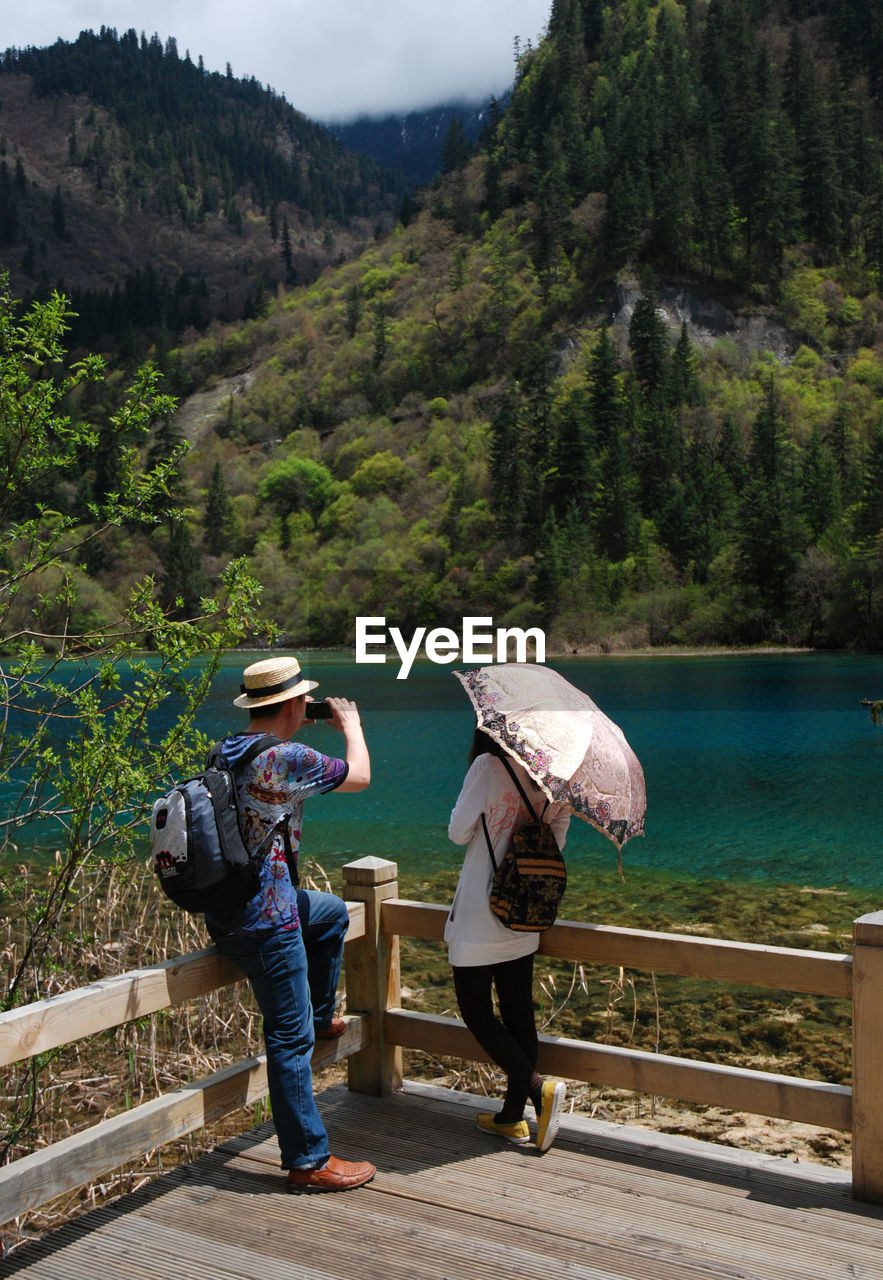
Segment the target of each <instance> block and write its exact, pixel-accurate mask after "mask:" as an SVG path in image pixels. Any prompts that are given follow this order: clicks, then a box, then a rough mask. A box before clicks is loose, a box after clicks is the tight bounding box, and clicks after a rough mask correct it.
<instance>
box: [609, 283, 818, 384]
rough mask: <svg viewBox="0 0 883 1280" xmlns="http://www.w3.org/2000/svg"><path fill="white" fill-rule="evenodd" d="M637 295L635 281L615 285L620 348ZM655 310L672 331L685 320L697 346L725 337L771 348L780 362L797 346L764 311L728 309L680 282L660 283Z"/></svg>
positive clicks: (615, 333)
mask: <svg viewBox="0 0 883 1280" xmlns="http://www.w3.org/2000/svg"><path fill="white" fill-rule="evenodd" d="M640 297H642V290H641V288H640V287H639V285H638V283H637V281H621V282H620V283H619V284H618V285H617V288H616V303H615V308H614V312H613V317H612V320H611V335H612V337H613V340H614V342H615V343H616V345H617V347H618V348H620V347H621V348H622V349H623V350H625V347H626V346H627V345H628V331H629V323H630V321H631V318H632V313H633V312H634V309H635V303H636V302H637V301H638V299H639V298H640ZM658 311H659V314H660V315H661V316H662V317H663V318H664V320H665V322H666V324H667V325H668V326H669V328H671V329H673V330H677V329H680V327H681V325H682V323H683V322H684V321H686V322H687V329H688V331H689V334H690V340H691V342H693V343H694V344H695V345H696V346H697V347H702V348H708V347H711V346H713V345H714V344H715V343H716V342H718V341H720V339H721V338H729V339H730V340H731V341H732V342H735V343H736V345H737V346H738V347H740V348H741V349H743V350H745V351H750V352H755V351H771V352H772V353H773V355H774V356H775V357H776V359H777V360H779V361H781V363H782V364H788V363H790V361H791V360H792V359H793V358H794V353H795V352H796V351H797V348H798V347H799V346H800V339H799V338H798V337H797V336H796V335H795V334H794V333H792V332H791V330H790V329H788V328H787V327H786V326H785V325H783V324H781V323H780V322H778V321H776V320H774V319H772V318H771V317H770V316H769V315H768V314H766V313H765V312H764V311H762V310H760V309H758V310H755V311H739V312H735V311H730V310H729V309H728V308H727V307H725V306H724V305H723V303H721V302H719V301H717V300H716V299H715V298H711V297H700V296H699V295H698V294H695V293H692V292H691V291H690V290H689V289H685V288H683V287H682V286H680V285H673V284H663V285H661V286H660V288H659V306H658Z"/></svg>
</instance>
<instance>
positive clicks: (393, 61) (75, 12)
mask: <svg viewBox="0 0 883 1280" xmlns="http://www.w3.org/2000/svg"><path fill="white" fill-rule="evenodd" d="M550 5H551V0H359V3H357V4H354V3H353V0H324V2H323V3H322V4H317V3H316V0H249V2H248V3H246V4H243V3H242V0H149V3H148V0H31V2H30V3H28V4H20V5H15V6H10V7H11V8H12V10H13V11H12V12H9V13H6V14H4V22H3V27H4V33H3V39H4V42H5V44H7V45H17V46H19V47H21V46H25V45H38V46H41V45H47V44H52V43H53V42H54V41H55V40H56V39H58V38H59V37H61V38H62V39H65V40H72V39H75V38H76V36H77V34H78V33H79V32H80V31H81V30H84V29H87V28H91V29H92V30H94V31H98V30H99V29H100V27H101V26H102V25H103V26H108V27H115V28H116V29H117V31H119V32H123V31H126V30H128V29H129V28H130V27H134V28H135V30H136V31H138V32H139V33H140V32H141V31H144V32H146V33H147V35H152V34H153V33H154V32H157V33H158V34H159V35H160V37H161V38H162V40H163V41H165V40H166V38H167V37H168V36H174V37H175V39H176V41H177V44H178V50H179V52H180V53H181V54H182V56H183V54H184V52H185V50H189V52H190V55H191V57H192V58H193V59H194V61H195V60H196V59H197V57H199V56H200V55H201V56H202V57H203V58H204V60H205V65H206V66H207V67H208V68H209V70H212V71H223V70H224V68H225V66H226V64H227V63H228V62H229V63H230V64H231V66H232V67H233V73H234V75H236V76H252V75H253V76H255V77H256V78H257V79H258V80H260V81H261V83H262V84H265V85H268V86H270V87H272V88H274V89H276V90H277V92H279V93H284V94H285V96H286V98H287V99H288V101H289V102H291V103H292V104H293V105H294V106H295V107H297V108H298V109H299V110H301V111H303V112H305V113H306V114H307V115H309V116H311V117H312V118H313V119H317V120H325V119H351V118H352V117H353V116H356V115H359V114H383V113H386V112H399V111H408V110H411V109H417V108H420V107H427V106H433V105H435V104H437V103H440V102H445V101H451V100H453V99H456V98H465V99H467V100H472V101H477V100H480V99H482V98H484V97H486V96H488V95H489V94H491V93H500V92H502V91H503V90H504V89H506V88H507V87H508V85H509V84H511V81H512V77H513V72H514V60H513V40H514V38H515V37H516V36H517V37H519V38H520V39H521V41H522V43H524V42H526V41H527V40H528V39H530V40H533V41H534V42H535V41H536V38H537V37H538V36H539V34H540V33H541V32H542V30H543V28H544V26H545V23H546V21H547V19H548V14H549V8H550Z"/></svg>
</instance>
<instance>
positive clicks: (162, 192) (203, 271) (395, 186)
mask: <svg viewBox="0 0 883 1280" xmlns="http://www.w3.org/2000/svg"><path fill="white" fill-rule="evenodd" d="M0 103H2V105H0V134H2V138H3V148H4V154H3V157H2V171H0V261H2V262H3V264H4V265H5V266H6V267H7V268H8V269H9V270H10V272H11V274H12V280H13V286H14V288H15V289H16V291H17V292H20V293H23V292H26V291H27V290H29V289H33V288H35V287H37V286H38V285H39V286H42V287H43V288H45V287H47V286H48V285H55V284H57V283H59V282H64V284H65V285H66V286H67V287H68V288H69V289H72V290H75V291H77V301H78V309H80V310H83V309H84V307H85V309H86V310H87V311H88V310H89V309H90V307H91V306H93V305H94V307H95V311H96V323H95V324H94V325H88V324H84V325H83V326H82V327H84V328H85V330H86V331H85V332H84V333H83V334H82V335H80V336H82V338H83V339H84V340H90V341H100V340H101V339H102V338H103V337H104V336H105V332H104V331H102V330H101V329H100V324H101V321H102V319H104V320H106V321H107V322H108V325H109V327H111V328H113V327H117V328H118V327H119V325H120V322H121V321H122V323H123V324H127V323H128V324H136V325H138V324H150V325H152V326H153V327H154V328H157V327H159V326H160V325H161V324H163V323H165V324H166V325H167V326H168V327H170V328H172V329H177V330H179V331H180V330H181V329H182V328H184V327H185V326H186V323H187V322H188V319H190V320H193V319H196V320H199V318H200V317H201V318H202V320H203V321H204V320H205V319H207V318H208V317H210V316H212V315H219V316H222V317H224V316H226V317H227V318H232V317H238V316H240V315H241V314H242V312H243V308H244V307H245V306H246V305H247V304H248V303H249V302H251V303H253V302H254V298H255V294H256V292H258V291H259V292H261V294H262V296H263V295H265V294H266V293H268V292H271V291H272V290H273V289H275V287H276V286H277V285H278V284H280V283H289V284H291V283H294V282H296V281H297V280H306V279H312V278H314V277H315V275H316V274H317V273H318V271H319V270H320V269H321V268H322V267H323V266H325V265H327V264H328V262H330V261H333V260H334V259H335V258H339V257H340V256H341V255H346V254H348V253H350V252H352V251H353V248H354V246H356V245H358V244H359V243H364V242H365V240H366V239H367V238H368V237H369V236H370V235H373V233H374V231H375V229H376V227H377V226H378V225H381V226H382V225H386V226H390V225H392V223H393V221H394V218H395V215H396V212H397V209H398V204H399V200H400V195H401V191H402V189H403V184H402V182H401V179H400V178H398V177H396V176H395V175H391V174H388V173H386V172H385V171H384V170H382V169H381V168H380V166H378V165H377V164H376V163H375V162H374V161H371V160H369V159H367V158H366V157H363V156H355V155H351V154H348V153H347V152H345V151H344V149H343V148H342V147H341V145H340V144H339V143H338V142H337V141H336V140H335V139H334V138H332V137H331V135H330V134H329V133H328V132H327V131H326V130H324V129H322V128H321V127H320V126H318V125H316V124H313V123H312V122H311V121H309V120H307V119H306V117H304V116H303V115H301V114H300V113H299V112H297V111H295V110H294V109H293V108H292V107H291V106H289V104H288V103H287V102H286V101H285V99H284V98H282V97H280V96H278V95H277V94H275V93H273V92H272V91H271V90H269V89H264V88H263V87H262V86H261V85H259V84H258V83H257V82H256V81H255V80H254V79H253V78H252V79H251V80H236V79H234V78H233V77H232V75H227V76H222V75H219V74H217V73H212V74H208V73H206V72H205V70H204V68H203V67H202V66H195V65H194V64H193V63H192V62H191V61H190V59H189V57H184V58H181V57H179V55H178V52H177V48H176V46H175V44H174V41H171V40H170V41H168V42H167V43H166V45H165V46H162V44H161V43H160V41H159V40H158V38H157V37H153V38H152V39H151V40H149V41H148V40H146V39H145V38H144V37H143V36H142V37H140V38H139V37H137V36H136V34H135V33H134V31H128V32H126V33H125V34H124V35H123V36H122V37H118V36H117V34H116V32H115V31H113V30H109V29H107V28H102V30H101V33H100V34H99V35H94V34H93V33H91V32H84V33H82V34H81V35H80V37H79V39H78V40H77V41H75V42H74V43H72V44H67V43H65V42H63V41H58V42H57V43H56V44H55V45H53V46H51V47H50V48H48V49H26V50H8V51H7V52H6V54H5V55H4V57H3V62H2V73H0ZM148 269H149V271H150V272H151V273H152V278H151V279H148V281H147V282H146V284H145V281H144V279H143V277H137V276H136V279H135V280H134V282H132V281H131V280H130V279H129V277H130V276H132V275H133V273H144V272H145V271H146V270H148ZM200 281H204V282H205V284H204V287H203V286H200V285H199V284H198V282H200ZM161 282H162V283H161ZM194 282H197V283H196V284H195V283H194ZM163 284H164V286H165V291H166V293H167V295H168V296H163V293H164V289H163ZM114 287H117V289H118V290H119V291H120V295H121V296H120V297H118V298H117V300H116V301H117V306H116V311H115V312H114V310H113V308H111V309H110V311H109V312H108V308H107V305H106V300H105V307H104V311H105V313H107V314H106V315H104V316H102V307H101V306H100V305H99V301H98V300H97V299H94V298H93V297H92V296H91V295H92V294H97V293H102V292H105V291H108V290H112V289H113V288H114ZM127 290H128V292H127ZM82 291H88V292H87V293H83V292H82ZM176 293H177V299H176ZM182 295H183V297H184V303H183V304H182V303H181V296H182ZM127 304H128V305H127ZM139 305H140V308H141V311H140V314H139V311H138V307H139ZM86 320H88V317H86ZM96 325H97V326H99V327H98V328H97V329H96Z"/></svg>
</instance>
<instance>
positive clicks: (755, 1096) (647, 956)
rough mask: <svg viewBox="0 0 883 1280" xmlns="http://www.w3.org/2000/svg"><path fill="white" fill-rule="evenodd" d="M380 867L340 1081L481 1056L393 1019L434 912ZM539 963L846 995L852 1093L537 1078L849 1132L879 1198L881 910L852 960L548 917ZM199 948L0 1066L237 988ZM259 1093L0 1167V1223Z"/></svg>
mask: <svg viewBox="0 0 883 1280" xmlns="http://www.w3.org/2000/svg"><path fill="white" fill-rule="evenodd" d="M397 876H398V872H397V868H396V865H395V863H393V862H389V861H386V860H385V859H380V858H371V857H369V858H362V859H360V860H359V861H357V862H352V863H349V864H348V865H347V866H346V867H345V868H344V897H345V898H346V900H347V905H348V908H349V914H350V927H349V932H348V934H347V941H346V948H345V972H346V997H347V1010H348V1013H347V1023H348V1026H347V1030H346V1032H345V1033H344V1035H343V1036H342V1037H341V1038H340V1039H339V1040H337V1041H325V1042H319V1043H317V1045H316V1049H315V1051H314V1056H313V1062H314V1067H316V1068H320V1067H322V1066H325V1065H327V1064H329V1063H331V1062H334V1061H339V1060H341V1059H346V1060H347V1072H348V1080H349V1086H350V1088H352V1089H355V1090H357V1091H359V1092H362V1093H370V1094H375V1095H383V1094H387V1093H389V1092H391V1091H393V1090H394V1089H396V1088H398V1087H399V1086H400V1085H401V1081H402V1050H403V1049H419V1050H425V1051H429V1052H432V1053H435V1054H443V1055H454V1056H457V1057H463V1058H471V1059H476V1060H486V1054H485V1053H484V1052H483V1051H482V1049H481V1048H480V1047H479V1045H478V1044H477V1043H476V1041H475V1040H474V1039H473V1037H472V1035H471V1034H470V1033H469V1031H467V1029H466V1027H465V1026H464V1024H463V1023H462V1022H460V1021H458V1020H457V1019H455V1018H446V1017H439V1016H435V1015H430V1014H422V1013H417V1012H412V1011H409V1010H405V1009H402V1007H401V996H400V992H401V976H400V947H399V939H400V937H410V938H417V939H424V940H430V941H440V940H441V939H442V937H443V932H444V923H445V919H446V917H447V911H448V908H447V907H444V906H438V905H435V904H430V903H421V902H410V901H407V900H404V899H402V898H399V896H398V882H397ZM540 953H541V954H543V955H546V956H549V957H553V958H557V959H568V960H571V961H575V962H577V963H582V964H593V965H612V966H624V967H627V968H629V969H647V970H651V971H653V972H656V973H672V974H680V975H684V976H688V977H694V978H707V979H714V980H716V981H724V982H733V983H738V984H741V985H756V986H761V987H768V988H775V989H780V990H792V991H800V992H805V993H809V994H814V995H822V996H835V997H841V998H846V999H851V1000H852V1005H853V1086H852V1088H851V1089H850V1088H847V1087H845V1086H842V1085H833V1084H828V1083H826V1082H824V1081H817V1080H804V1079H800V1078H798V1077H793V1076H784V1075H776V1074H772V1073H770V1072H762V1071H751V1070H747V1069H744V1068H739V1067H730V1066H721V1065H719V1064H717V1063H708V1062H702V1061H694V1060H691V1059H685V1058H677V1057H671V1056H668V1055H665V1054H654V1053H647V1052H644V1051H641V1050H637V1049H629V1048H620V1047H614V1046H610V1045H603V1044H597V1043H592V1042H587V1041H578V1040H569V1039H565V1038H562V1037H558V1036H546V1035H544V1036H541V1037H540V1061H539V1068H540V1070H541V1071H543V1072H545V1073H547V1074H555V1075H560V1076H564V1077H565V1078H567V1079H572V1080H583V1081H587V1082H589V1083H592V1084H604V1085H612V1086H615V1087H619V1088H626V1089H631V1090H635V1091H638V1092H643V1093H648V1094H655V1095H658V1096H668V1097H675V1098H680V1099H683V1100H685V1101H689V1102H697V1103H703V1104H714V1105H719V1106H723V1107H727V1108H731V1109H738V1110H744V1111H748V1112H752V1113H754V1114H758V1115H769V1116H779V1117H783V1118H785V1119H789V1120H799V1121H803V1122H805V1123H808V1124H813V1125H820V1126H823V1127H826V1128H832V1129H843V1130H850V1129H851V1130H852V1135H853V1190H854V1194H855V1195H856V1196H858V1197H859V1198H861V1199H866V1200H872V1201H876V1202H878V1203H883V912H878V913H874V914H872V915H869V916H863V917H862V918H861V919H860V920H857V921H856V922H855V928H854V947H853V954H852V955H851V956H844V955H834V954H828V953H824V952H816V951H800V950H794V949H791V948H785V947H765V946H756V945H751V944H748V943H739V942H727V941H717V940H715V939H712V938H705V937H690V936H682V935H678V934H664V933H652V932H646V931H643V930H636V929H619V928H613V927H610V926H606V925H591V924H582V923H578V922H575V921H560V922H559V923H557V924H556V925H554V926H553V928H552V929H550V930H549V931H548V932H547V933H545V934H543V936H542V939H541V945H540ZM239 979H240V975H239V974H238V971H237V970H236V968H235V966H234V965H232V964H231V963H230V962H229V961H228V960H226V959H225V958H224V957H222V956H220V955H219V954H218V953H217V952H216V951H214V950H213V949H210V950H206V951H201V952H196V953H195V954H193V955H188V956H181V957H178V958H176V959H174V960H168V961H165V962H164V963H162V964H158V965H153V966H151V967H149V968H146V969H139V970H135V971H132V972H129V973H124V974H120V975H119V976H118V977H114V978H108V979H105V980H103V981H101V982H96V983H93V984H92V985H90V986H88V987H84V988H81V989H78V990H76V991H70V992H66V993H64V994H62V995H59V996H54V997H52V998H51V999H49V1000H44V1001H40V1002H39V1003H37V1004H33V1005H28V1006H25V1007H23V1008H20V1009H14V1010H12V1011H10V1012H9V1013H5V1014H0V1066H5V1065H9V1064H10V1063H13V1062H17V1061H19V1060H21V1059H23V1058H27V1057H30V1056H33V1055H34V1054H38V1053H43V1052H46V1051H47V1050H50V1049H53V1048H57V1047H59V1046H60V1045H63V1044H68V1043H70V1042H72V1041H74V1040H77V1039H80V1038H82V1037H83V1036H87V1035H92V1034H94V1033H95V1032H99V1031H104V1030H109V1029H111V1028H113V1027H116V1026H118V1025H120V1024H121V1023H124V1022H128V1021H130V1020H132V1019H135V1018H141V1017H144V1016H146V1015H147V1014H150V1013H154V1012H157V1011H158V1010H161V1009H165V1008H169V1007H170V1006H173V1005H176V1004H180V1003H181V1002H183V1001H185V1000H189V999H192V998H194V997H196V996H199V995H203V994H206V993H208V992H210V991H214V990H217V989H218V988H220V987H223V986H226V985H228V984H229V983H232V982H236V981H239ZM266 1092H267V1080H266V1063H265V1058H264V1055H263V1054H258V1055H256V1056H255V1057H252V1058H248V1059H246V1060H244V1061H242V1062H238V1063H235V1064H233V1065H232V1066H230V1067H226V1068H224V1069H223V1070H221V1071H218V1072H215V1073H214V1074H212V1075H210V1076H207V1077H206V1078H205V1079H202V1080H198V1081H195V1082H193V1083H191V1084H186V1085H184V1086H182V1087H181V1088H180V1089H176V1090H174V1091H173V1092H171V1093H168V1094H164V1095H162V1096H161V1097H159V1098H155V1099H154V1100H152V1101H151V1102H146V1103H143V1104H141V1105H140V1106H137V1107H135V1108H133V1109H132V1110H131V1111H127V1112H125V1113H123V1114H121V1115H118V1116H114V1117H113V1118H112V1119H109V1120H104V1121H102V1122H101V1123H99V1124H97V1125H94V1126H92V1127H91V1128H89V1129H85V1130H83V1131H81V1132H79V1133H75V1134H73V1135H71V1136H70V1137H68V1138H65V1139H63V1140H62V1141H60V1142H57V1143H54V1144H53V1145H52V1146H49V1147H46V1148H45V1149H43V1150H40V1151H36V1152H34V1153H32V1154H30V1155H27V1156H24V1157H22V1158H21V1159H19V1160H16V1161H15V1162H13V1163H12V1164H9V1165H6V1166H5V1167H4V1168H2V1169H0V1223H3V1222H8V1221H10V1220H11V1219H12V1218H15V1217H17V1216H19V1215H20V1214H22V1213H24V1212H25V1211H27V1210H28V1209H32V1208H36V1207H37V1206H38V1205H40V1204H43V1203H46V1202H47V1201H48V1200H50V1199H52V1198H53V1197H54V1196H57V1195H60V1194H63V1193H65V1192H67V1191H71V1190H74V1189H76V1188H77V1187H80V1186H83V1185H84V1184H85V1183H87V1182H89V1181H90V1180H92V1179H94V1178H97V1177H99V1176H101V1174H103V1173H105V1172H107V1171H108V1170H109V1169H113V1168H116V1167H118V1166H119V1165H121V1164H123V1163H126V1162H128V1161H131V1160H133V1159H136V1158H138V1157H139V1156H141V1155H143V1154H144V1153H145V1152H147V1151H150V1150H153V1149H155V1148H156V1147H158V1146H160V1145H162V1144H163V1143H165V1142H170V1141H173V1140H175V1139H177V1138H180V1137H181V1136H182V1135H184V1134H187V1133H190V1132H193V1131H194V1130H195V1129H198V1128H200V1127H202V1125H204V1124H206V1123H207V1122H209V1121H211V1120H214V1119H217V1118H219V1117H220V1116H222V1115H225V1114H227V1113H228V1112H230V1111H233V1110H235V1109H236V1108H237V1107H241V1106H245V1105H247V1104H249V1103H251V1102H255V1101H257V1100H258V1099H259V1098H261V1097H263V1096H264V1095H265V1094H266Z"/></svg>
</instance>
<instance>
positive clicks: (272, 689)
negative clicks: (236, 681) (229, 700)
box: [233, 658, 319, 707]
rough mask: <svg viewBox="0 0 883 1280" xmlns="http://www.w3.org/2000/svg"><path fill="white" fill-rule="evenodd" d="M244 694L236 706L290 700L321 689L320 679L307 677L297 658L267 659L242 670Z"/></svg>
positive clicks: (251, 705)
mask: <svg viewBox="0 0 883 1280" xmlns="http://www.w3.org/2000/svg"><path fill="white" fill-rule="evenodd" d="M242 680H243V683H242V684H241V685H240V686H239V687H240V688H241V690H242V693H241V694H240V695H239V697H238V698H234V699H233V705H234V707H266V706H268V705H269V704H270V703H271V702H287V701H288V699H289V698H296V697H298V695H299V694H301V693H309V692H310V690H311V689H316V688H318V684H319V682H318V680H305V679H304V676H303V672H302V671H301V669H300V663H299V662H298V660H297V658H264V659H263V660H262V661H261V662H253V663H252V664H251V666H250V667H246V668H245V670H244V671H243V673H242Z"/></svg>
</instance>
